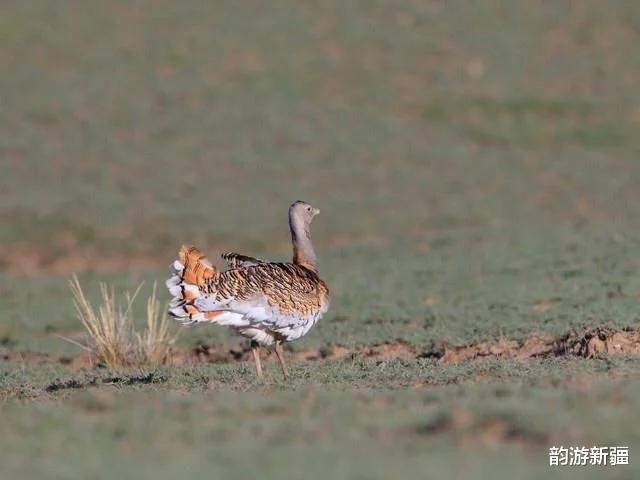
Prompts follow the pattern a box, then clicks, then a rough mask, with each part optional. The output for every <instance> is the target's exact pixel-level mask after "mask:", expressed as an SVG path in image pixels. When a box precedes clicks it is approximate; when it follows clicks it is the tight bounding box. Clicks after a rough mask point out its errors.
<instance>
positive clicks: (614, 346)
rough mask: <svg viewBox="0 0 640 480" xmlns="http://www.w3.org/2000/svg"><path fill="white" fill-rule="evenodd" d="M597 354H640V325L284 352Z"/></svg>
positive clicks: (307, 356)
mask: <svg viewBox="0 0 640 480" xmlns="http://www.w3.org/2000/svg"><path fill="white" fill-rule="evenodd" d="M600 354H605V355H632V356H634V355H636V356H640V330H638V329H635V328H626V329H623V330H616V329H611V328H604V327H601V328H596V329H591V330H586V329H585V330H580V331H573V332H570V333H567V334H566V335H563V336H562V337H559V338H554V337H552V336H550V335H548V334H542V333H534V334H532V335H530V336H529V337H528V338H526V339H525V340H523V341H517V340H509V339H506V338H500V339H498V340H494V341H484V342H473V343H469V344H466V345H462V346H456V347H449V346H446V345H445V346H442V347H439V348H436V349H427V350H424V349H421V348H419V347H417V346H415V345H412V344H410V343H408V342H405V341H402V340H394V341H389V342H384V343H378V344H374V345H366V346H359V347H355V348H347V347H343V346H340V345H333V346H331V347H328V348H314V349H307V350H301V351H296V352H290V353H289V355H290V356H292V357H293V358H295V359H296V360H298V361H307V362H313V361H317V360H324V359H328V360H336V359H340V358H345V357H350V358H356V357H365V358H371V359H378V360H388V359H394V358H437V359H439V360H440V361H441V362H445V363H461V362H467V361H476V360H481V359H484V358H492V357H501V358H515V359H518V360H526V359H530V358H535V357H545V356H564V355H572V356H580V357H585V358H591V357H594V356H596V355H600ZM248 360H250V350H249V346H248V344H233V345H225V344H221V345H199V346H197V347H195V348H194V349H191V350H178V351H175V352H173V354H172V356H171V360H170V362H171V363H173V364H182V363H199V362H207V363H228V362H233V361H248Z"/></svg>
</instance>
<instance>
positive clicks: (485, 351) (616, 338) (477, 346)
mask: <svg viewBox="0 0 640 480" xmlns="http://www.w3.org/2000/svg"><path fill="white" fill-rule="evenodd" d="M598 354H607V355H637V356H640V330H638V329H634V328H626V329H624V330H615V329H611V328H606V327H602V328H596V329H592V330H581V331H573V332H570V333H567V334H566V335H564V336H562V337H560V338H553V337H551V336H550V335H545V334H533V335H531V336H529V337H528V338H527V339H526V340H524V341H523V342H517V341H515V340H507V339H504V338H501V339H499V340H497V341H488V342H479V343H469V344H467V345H463V346H460V347H453V348H446V347H445V349H444V353H443V354H442V356H441V357H440V359H441V361H443V362H447V363H460V362H465V361H469V360H476V359H479V358H483V357H507V358H517V359H520V360H524V359H528V358H533V357H542V356H563V355H575V356H580V357H586V358H591V357H593V356H595V355H598Z"/></svg>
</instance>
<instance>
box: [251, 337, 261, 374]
mask: <svg viewBox="0 0 640 480" xmlns="http://www.w3.org/2000/svg"><path fill="white" fill-rule="evenodd" d="M251 353H252V354H253V360H254V361H255V362H256V375H257V376H258V378H259V379H260V380H262V378H263V377H262V364H261V363H260V344H259V343H258V342H255V341H253V340H252V341H251Z"/></svg>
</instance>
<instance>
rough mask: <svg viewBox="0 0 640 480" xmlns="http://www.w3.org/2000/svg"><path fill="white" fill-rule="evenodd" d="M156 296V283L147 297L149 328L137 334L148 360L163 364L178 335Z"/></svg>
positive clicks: (154, 363)
mask: <svg viewBox="0 0 640 480" xmlns="http://www.w3.org/2000/svg"><path fill="white" fill-rule="evenodd" d="M164 312H165V309H163V308H161V307H160V302H159V301H158V299H157V297H156V284H155V283H154V284H153V291H152V292H151V296H150V297H149V298H148V299H147V328H146V329H145V331H144V332H143V333H142V334H136V337H137V340H138V346H139V349H140V352H141V354H142V355H143V356H144V358H145V360H146V362H147V363H148V364H151V365H161V364H163V363H165V362H166V361H167V359H168V358H169V353H170V351H171V345H173V344H174V343H175V341H176V338H177V336H178V333H177V331H175V330H174V329H173V328H172V327H173V324H172V323H171V320H169V318H168V317H167V315H165V314H164Z"/></svg>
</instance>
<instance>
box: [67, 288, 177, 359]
mask: <svg viewBox="0 0 640 480" xmlns="http://www.w3.org/2000/svg"><path fill="white" fill-rule="evenodd" d="M69 285H70V288H71V293H72V295H73V299H74V304H75V307H76V311H77V313H78V318H79V319H80V321H81V322H82V325H83V326H84V328H85V330H86V331H87V334H88V342H87V344H84V345H83V344H78V343H77V342H74V343H76V344H78V345H79V346H80V347H82V348H84V349H85V350H88V351H90V352H92V353H93V354H94V355H96V356H97V357H98V358H99V360H100V361H101V362H103V363H104V364H105V365H106V366H107V367H108V368H121V367H127V366H141V365H160V364H163V363H165V362H166V361H167V358H168V354H169V352H170V349H171V345H172V344H173V343H174V342H175V339H176V337H177V333H173V330H172V328H171V325H170V322H169V320H168V319H167V318H166V317H165V316H163V315H162V312H163V309H162V308H161V307H160V302H159V301H158V299H157V297H156V286H155V284H154V286H153V292H152V294H151V296H150V297H149V298H148V300H147V325H146V328H145V330H144V331H143V332H142V333H139V332H137V331H136V329H135V325H134V320H133V315H132V313H131V307H132V305H133V302H134V301H135V299H136V297H137V295H138V293H139V292H140V289H141V287H142V284H140V285H139V286H138V288H136V290H135V292H134V293H133V295H131V294H129V293H128V292H127V293H125V294H124V302H118V301H117V298H116V295H115V292H114V289H113V287H111V288H109V287H108V286H107V285H105V284H100V292H101V303H100V305H99V306H98V308H97V309H96V308H94V306H93V305H92V304H91V303H90V302H89V300H88V299H87V297H86V296H85V294H84V292H83V290H82V286H81V285H80V281H79V280H78V277H76V276H75V275H74V276H73V278H72V280H71V281H70V282H69Z"/></svg>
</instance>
